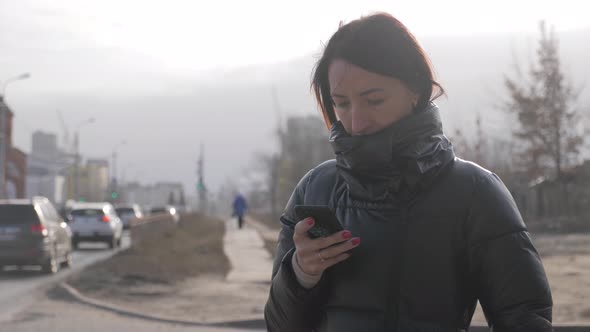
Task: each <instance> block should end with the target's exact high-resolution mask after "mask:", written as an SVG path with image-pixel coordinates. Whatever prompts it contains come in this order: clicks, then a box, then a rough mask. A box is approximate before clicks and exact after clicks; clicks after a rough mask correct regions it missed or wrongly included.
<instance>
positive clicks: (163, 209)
mask: <svg viewBox="0 0 590 332" xmlns="http://www.w3.org/2000/svg"><path fill="white" fill-rule="evenodd" d="M150 215H170V216H171V217H172V220H174V222H175V223H178V221H179V220H180V216H179V215H178V211H177V210H176V208H175V207H174V206H172V205H165V206H156V207H153V208H152V209H151V210H150Z"/></svg>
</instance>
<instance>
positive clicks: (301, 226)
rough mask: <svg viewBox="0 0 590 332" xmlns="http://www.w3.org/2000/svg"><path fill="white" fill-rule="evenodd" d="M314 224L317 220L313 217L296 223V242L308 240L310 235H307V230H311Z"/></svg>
mask: <svg viewBox="0 0 590 332" xmlns="http://www.w3.org/2000/svg"><path fill="white" fill-rule="evenodd" d="M314 224H315V221H314V220H313V218H306V219H303V220H301V221H299V222H298V223H297V224H296V225H295V229H294V234H293V241H294V242H295V243H298V242H303V241H305V240H308V239H309V235H307V231H308V230H310V229H311V228H312V227H313V225H314Z"/></svg>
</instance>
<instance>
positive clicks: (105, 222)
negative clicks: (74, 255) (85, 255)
mask: <svg viewBox="0 0 590 332" xmlns="http://www.w3.org/2000/svg"><path fill="white" fill-rule="evenodd" d="M68 219H69V222H70V228H71V230H72V233H73V240H72V244H73V245H74V248H77V247H78V244H79V243H80V242H82V241H92V242H105V243H107V244H108V246H109V248H111V249H112V248H115V247H118V246H120V245H121V238H122V237H123V223H122V222H121V219H119V217H118V216H117V213H116V212H115V208H114V207H113V206H112V205H111V204H110V203H75V204H74V205H73V206H72V210H71V212H70V213H69V216H68Z"/></svg>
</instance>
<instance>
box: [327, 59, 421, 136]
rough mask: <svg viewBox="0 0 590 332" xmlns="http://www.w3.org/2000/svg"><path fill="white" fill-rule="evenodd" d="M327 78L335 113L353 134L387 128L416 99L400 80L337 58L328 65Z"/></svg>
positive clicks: (406, 111) (408, 112)
mask: <svg viewBox="0 0 590 332" xmlns="http://www.w3.org/2000/svg"><path fill="white" fill-rule="evenodd" d="M328 80H329V82H330V94H331V95H332V100H333V101H334V110H335V111H336V115H337V116H338V119H339V120H340V121H341V122H342V124H343V125H344V129H346V131H347V132H348V133H349V134H350V135H353V136H356V135H369V134H373V133H376V132H378V131H380V130H381V129H384V128H386V127H389V126H390V125H391V124H393V123H394V122H396V121H398V120H400V119H402V118H403V117H405V116H407V115H409V114H410V113H411V112H412V110H413V109H414V105H415V104H416V103H417V101H418V98H419V96H418V94H416V93H414V92H412V91H411V90H410V89H408V87H407V86H406V85H405V84H404V83H403V82H402V81H400V80H398V79H396V78H392V77H388V76H383V75H379V74H375V73H372V72H369V71H366V70H364V69H362V68H360V67H358V66H355V65H353V64H351V63H349V62H346V61H345V60H341V59H336V60H334V61H332V63H331V64H330V67H329V69H328Z"/></svg>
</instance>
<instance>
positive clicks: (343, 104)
mask: <svg viewBox="0 0 590 332" xmlns="http://www.w3.org/2000/svg"><path fill="white" fill-rule="evenodd" d="M334 105H336V107H338V108H345V107H348V105H350V102H347V101H345V102H341V103H334Z"/></svg>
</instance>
